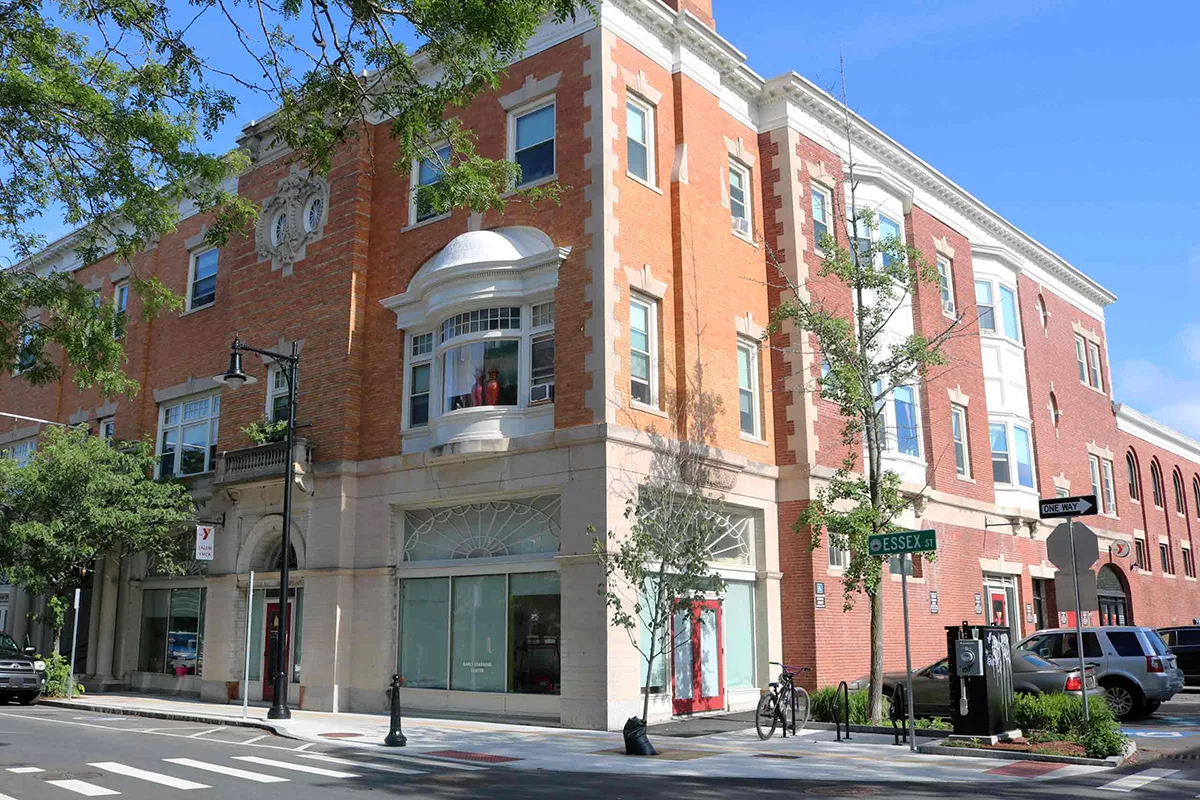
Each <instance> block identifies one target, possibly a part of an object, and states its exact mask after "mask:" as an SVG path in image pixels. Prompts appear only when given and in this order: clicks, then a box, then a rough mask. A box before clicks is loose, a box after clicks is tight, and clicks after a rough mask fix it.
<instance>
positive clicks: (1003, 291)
mask: <svg viewBox="0 0 1200 800" xmlns="http://www.w3.org/2000/svg"><path fill="white" fill-rule="evenodd" d="M1000 320H1001V322H1002V323H1003V333H1004V335H1005V336H1006V337H1007V338H1009V339H1012V340H1013V341H1014V342H1019V341H1021V324H1020V319H1019V318H1018V316H1017V292H1016V290H1015V289H1010V288H1009V287H1007V286H1005V285H1004V284H1000Z"/></svg>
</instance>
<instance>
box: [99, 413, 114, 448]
mask: <svg viewBox="0 0 1200 800" xmlns="http://www.w3.org/2000/svg"><path fill="white" fill-rule="evenodd" d="M116 427H117V421H116V418H115V417H104V418H102V419H101V420H100V421H99V423H98V425H97V428H98V429H99V431H100V438H101V439H104V440H105V441H106V442H109V443H110V444H111V443H112V441H113V439H114V438H115V437H114V434H115V431H116Z"/></svg>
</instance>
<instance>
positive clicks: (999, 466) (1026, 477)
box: [988, 422, 1034, 489]
mask: <svg viewBox="0 0 1200 800" xmlns="http://www.w3.org/2000/svg"><path fill="white" fill-rule="evenodd" d="M988 436H989V439H990V440H991V448H992V479H993V480H995V482H996V483H1003V484H1009V485H1011V486H1024V487H1026V488H1029V489H1032V488H1033V486H1034V480H1033V437H1032V436H1031V435H1030V433H1029V429H1028V428H1026V427H1025V426H1024V425H1018V424H1016V423H1008V422H991V423H988ZM1010 441H1011V443H1012V444H1011V447H1010V444H1009V443H1010ZM1014 479H1015V480H1014Z"/></svg>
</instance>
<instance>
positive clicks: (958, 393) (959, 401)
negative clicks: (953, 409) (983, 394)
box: [946, 384, 971, 408]
mask: <svg viewBox="0 0 1200 800" xmlns="http://www.w3.org/2000/svg"><path fill="white" fill-rule="evenodd" d="M946 394H948V395H950V402H951V403H954V404H955V405H958V406H962V407H963V408H966V407H967V406H968V405H969V404H970V402H971V397H970V395H967V394H964V393H963V390H962V387H961V386H959V385H957V384H955V386H954V388H953V389H951V388H949V387H947V389H946Z"/></svg>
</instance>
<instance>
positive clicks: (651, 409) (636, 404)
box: [629, 398, 668, 419]
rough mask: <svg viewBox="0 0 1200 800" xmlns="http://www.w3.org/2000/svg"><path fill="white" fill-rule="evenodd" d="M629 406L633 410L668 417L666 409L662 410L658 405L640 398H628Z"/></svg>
mask: <svg viewBox="0 0 1200 800" xmlns="http://www.w3.org/2000/svg"><path fill="white" fill-rule="evenodd" d="M629 407H630V408H632V409H633V410H635V411H644V412H646V413H647V414H653V415H654V416H656V417H662V418H663V419H667V418H668V417H667V412H666V411H663V410H662V409H661V408H659V407H658V406H652V405H649V404H647V403H643V402H642V401H641V400H634V399H632V398H631V399H630V400H629Z"/></svg>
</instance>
